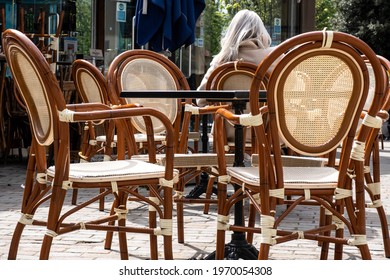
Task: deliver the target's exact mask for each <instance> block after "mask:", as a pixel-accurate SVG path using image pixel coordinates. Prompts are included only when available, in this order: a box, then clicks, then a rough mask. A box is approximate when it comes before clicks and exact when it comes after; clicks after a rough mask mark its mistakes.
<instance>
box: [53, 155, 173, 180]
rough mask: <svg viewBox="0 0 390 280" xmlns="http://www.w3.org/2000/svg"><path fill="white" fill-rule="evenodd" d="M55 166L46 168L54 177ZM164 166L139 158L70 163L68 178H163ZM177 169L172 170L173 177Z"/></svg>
mask: <svg viewBox="0 0 390 280" xmlns="http://www.w3.org/2000/svg"><path fill="white" fill-rule="evenodd" d="M54 172H55V166H51V167H49V168H48V169H47V175H48V176H51V177H54ZM164 174H165V167H164V166H161V165H157V164H152V163H148V162H145V161H140V160H119V161H99V162H85V163H72V164H70V171H69V180H70V181H73V182H107V181H108V182H110V181H126V180H136V179H152V178H164ZM177 175H178V171H177V170H174V177H176V176H177Z"/></svg>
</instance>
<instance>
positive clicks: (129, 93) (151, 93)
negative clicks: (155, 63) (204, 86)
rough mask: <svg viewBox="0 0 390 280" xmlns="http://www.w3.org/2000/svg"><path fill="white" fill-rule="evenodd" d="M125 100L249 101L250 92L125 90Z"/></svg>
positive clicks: (264, 95)
mask: <svg viewBox="0 0 390 280" xmlns="http://www.w3.org/2000/svg"><path fill="white" fill-rule="evenodd" d="M120 97H124V98H131V97H136V98H192V99H196V98H205V99H210V100H214V101H217V100H218V101H232V100H235V99H237V100H240V99H241V100H242V99H249V90H124V91H122V92H121V94H120ZM259 100H260V101H261V100H263V101H266V91H265V90H261V91H260V94H259Z"/></svg>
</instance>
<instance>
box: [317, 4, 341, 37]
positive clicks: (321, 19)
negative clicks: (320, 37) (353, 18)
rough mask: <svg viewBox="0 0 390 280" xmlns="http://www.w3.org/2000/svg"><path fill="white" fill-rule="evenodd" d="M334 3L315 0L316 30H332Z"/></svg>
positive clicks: (334, 12) (334, 11)
mask: <svg viewBox="0 0 390 280" xmlns="http://www.w3.org/2000/svg"><path fill="white" fill-rule="evenodd" d="M335 14H336V3H335V1H334V0H316V29H317V30H323V29H324V28H327V29H329V30H333V29H334V17H335Z"/></svg>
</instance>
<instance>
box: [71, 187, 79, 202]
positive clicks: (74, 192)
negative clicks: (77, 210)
mask: <svg viewBox="0 0 390 280" xmlns="http://www.w3.org/2000/svg"><path fill="white" fill-rule="evenodd" d="M78 193H79V190H78V189H73V191H72V205H76V204H77V195H78Z"/></svg>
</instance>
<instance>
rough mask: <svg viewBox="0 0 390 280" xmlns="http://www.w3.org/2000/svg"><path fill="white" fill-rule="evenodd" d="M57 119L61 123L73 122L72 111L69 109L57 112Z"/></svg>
mask: <svg viewBox="0 0 390 280" xmlns="http://www.w3.org/2000/svg"><path fill="white" fill-rule="evenodd" d="M58 117H59V119H60V121H61V122H73V121H74V111H72V110H69V109H64V110H62V111H60V112H58Z"/></svg>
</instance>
